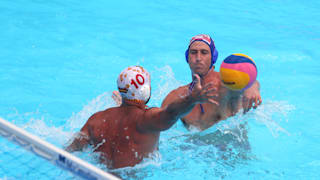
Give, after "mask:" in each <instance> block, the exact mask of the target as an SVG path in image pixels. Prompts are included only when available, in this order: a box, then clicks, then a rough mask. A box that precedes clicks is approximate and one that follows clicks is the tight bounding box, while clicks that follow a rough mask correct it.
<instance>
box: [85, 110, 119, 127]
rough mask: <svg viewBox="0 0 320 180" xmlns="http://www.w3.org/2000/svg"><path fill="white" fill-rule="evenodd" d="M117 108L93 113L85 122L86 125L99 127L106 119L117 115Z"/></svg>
mask: <svg viewBox="0 0 320 180" xmlns="http://www.w3.org/2000/svg"><path fill="white" fill-rule="evenodd" d="M118 109H119V107H113V108H109V109H106V110H104V111H99V112H96V113H94V114H93V115H92V116H91V117H90V118H89V119H88V121H87V125H91V126H92V125H99V124H100V123H103V122H105V121H106V120H108V119H111V117H112V116H114V115H115V114H116V113H118Z"/></svg>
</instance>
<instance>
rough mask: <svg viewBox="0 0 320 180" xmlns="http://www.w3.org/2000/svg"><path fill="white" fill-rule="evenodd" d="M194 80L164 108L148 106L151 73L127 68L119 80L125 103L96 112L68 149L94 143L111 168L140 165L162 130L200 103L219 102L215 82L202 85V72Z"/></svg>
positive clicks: (135, 68)
mask: <svg viewBox="0 0 320 180" xmlns="http://www.w3.org/2000/svg"><path fill="white" fill-rule="evenodd" d="M194 79H195V81H194V82H195V86H194V88H193V89H192V90H191V91H185V92H181V93H182V94H183V97H180V98H178V99H174V100H172V101H171V102H169V103H167V104H166V106H163V107H161V108H147V107H146V103H147V102H148V100H149V98H150V94H151V93H150V90H151V87H150V75H149V73H148V72H147V71H146V70H145V69H144V68H142V67H140V66H132V67H128V68H126V69H125V70H123V71H122V72H121V73H120V75H119V77H118V80H117V84H118V89H119V91H120V94H121V98H122V104H121V106H120V107H113V108H109V109H106V110H104V111H100V112H97V113H95V114H93V115H92V116H91V117H90V118H89V119H88V121H87V122H86V124H85V125H84V126H83V127H82V128H81V131H80V133H79V134H78V136H77V137H76V138H75V139H74V140H73V141H72V143H71V144H70V145H69V146H68V147H67V150H68V151H79V150H82V149H84V148H85V147H87V146H88V145H91V146H92V147H93V149H94V151H97V152H101V158H100V159H101V161H102V162H103V163H105V164H106V165H107V167H108V168H110V169H114V168H122V167H126V166H134V165H136V164H137V163H139V162H141V161H142V159H143V158H144V157H148V156H149V155H150V153H152V152H153V151H155V150H157V149H158V143H159V136H160V132H161V131H164V130H167V129H169V128H170V127H171V126H172V125H173V124H174V123H175V122H176V121H177V120H178V119H179V118H181V117H182V116H183V115H184V114H186V113H188V112H190V110H191V109H192V108H193V107H194V106H195V105H196V104H198V103H216V102H215V101H214V97H216V96H217V93H216V92H215V90H214V89H213V88H212V87H211V86H212V85H211V84H206V85H205V86H202V85H201V84H202V83H201V82H200V77H199V76H198V75H195V76H194ZM174 91H177V90H174Z"/></svg>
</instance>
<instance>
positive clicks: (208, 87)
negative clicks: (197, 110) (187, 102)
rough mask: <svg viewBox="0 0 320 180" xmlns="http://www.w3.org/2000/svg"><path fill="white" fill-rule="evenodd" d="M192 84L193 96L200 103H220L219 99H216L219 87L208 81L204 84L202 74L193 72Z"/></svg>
mask: <svg viewBox="0 0 320 180" xmlns="http://www.w3.org/2000/svg"><path fill="white" fill-rule="evenodd" d="M192 85H193V88H192V91H191V96H192V97H193V98H195V99H196V101H197V102H198V103H204V102H208V103H212V104H216V105H219V103H218V101H217V100H216V99H215V98H217V97H218V93H217V89H216V88H215V87H213V84H212V83H207V84H205V85H204V86H202V85H201V80H200V76H199V75H198V74H193V81H192Z"/></svg>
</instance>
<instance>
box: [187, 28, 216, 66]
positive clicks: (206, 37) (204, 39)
mask: <svg viewBox="0 0 320 180" xmlns="http://www.w3.org/2000/svg"><path fill="white" fill-rule="evenodd" d="M195 41H202V42H204V43H206V44H207V45H208V46H209V48H210V50H211V65H210V69H211V68H212V66H213V64H214V63H216V61H217V58H218V51H217V49H216V47H215V45H214V42H213V40H212V39H211V37H210V36H209V35H206V34H199V35H196V36H194V37H192V38H191V40H190V43H189V46H188V49H187V50H186V53H185V55H186V61H187V62H188V61H189V48H190V46H191V44H192V43H194V42H195Z"/></svg>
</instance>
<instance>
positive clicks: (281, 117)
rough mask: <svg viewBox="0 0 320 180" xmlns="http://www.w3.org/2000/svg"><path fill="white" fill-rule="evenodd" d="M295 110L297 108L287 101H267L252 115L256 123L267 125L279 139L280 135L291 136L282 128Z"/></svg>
mask: <svg viewBox="0 0 320 180" xmlns="http://www.w3.org/2000/svg"><path fill="white" fill-rule="evenodd" d="M293 110H295V106H293V105H290V104H289V103H288V102H286V101H271V100H267V101H266V102H265V103H263V104H262V105H261V106H259V107H258V108H257V109H256V110H255V111H253V112H250V115H251V116H253V118H254V119H255V120H256V122H258V123H260V124H263V125H265V126H266V127H267V128H268V129H269V131H270V132H271V134H272V136H273V137H278V136H279V134H280V133H285V134H287V135H288V136H290V133H289V132H288V131H287V130H286V129H284V128H283V127H281V126H280V123H281V122H283V121H284V122H288V114H289V112H291V111H293Z"/></svg>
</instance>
